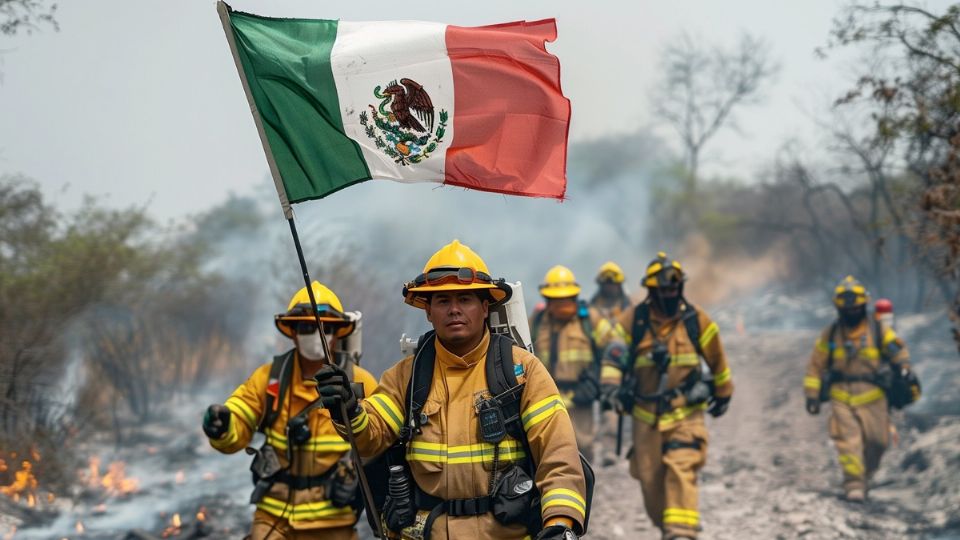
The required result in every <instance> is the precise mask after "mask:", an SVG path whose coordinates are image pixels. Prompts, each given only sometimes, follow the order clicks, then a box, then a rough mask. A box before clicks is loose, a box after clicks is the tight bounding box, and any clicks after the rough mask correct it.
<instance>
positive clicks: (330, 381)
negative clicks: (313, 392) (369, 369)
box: [313, 364, 360, 425]
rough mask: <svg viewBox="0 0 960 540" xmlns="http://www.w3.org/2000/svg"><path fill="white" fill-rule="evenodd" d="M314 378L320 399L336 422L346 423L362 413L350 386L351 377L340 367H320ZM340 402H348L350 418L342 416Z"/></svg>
mask: <svg viewBox="0 0 960 540" xmlns="http://www.w3.org/2000/svg"><path fill="white" fill-rule="evenodd" d="M313 379H314V380H315V381H317V393H318V394H320V401H321V402H322V403H323V407H324V408H325V409H327V410H329V411H330V417H331V418H333V421H334V422H336V423H338V424H341V425H344V424H347V423H348V422H349V421H350V420H352V419H353V418H354V417H356V416H357V415H358V414H360V406H359V404H358V403H357V396H356V395H354V393H353V389H352V388H350V378H349V377H347V373H346V372H345V371H343V370H342V369H340V367H338V366H335V365H331V364H327V365H325V366H323V367H322V368H320V371H318V372H317V374H316V375H314V376H313ZM340 403H344V404H346V406H347V415H348V416H349V418H341V414H340Z"/></svg>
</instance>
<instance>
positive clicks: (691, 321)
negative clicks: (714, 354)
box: [682, 301, 705, 358]
mask: <svg viewBox="0 0 960 540" xmlns="http://www.w3.org/2000/svg"><path fill="white" fill-rule="evenodd" d="M684 305H686V307H687V309H686V311H684V313H683V317H682V319H683V326H684V327H685V328H686V330H687V337H689V338H690V342H691V343H693V348H694V349H695V350H696V351H697V355H698V356H699V357H700V358H705V356H704V355H703V347H701V346H700V318H699V317H697V308H696V306H694V305H693V304H690V303H687V302H686V301H684Z"/></svg>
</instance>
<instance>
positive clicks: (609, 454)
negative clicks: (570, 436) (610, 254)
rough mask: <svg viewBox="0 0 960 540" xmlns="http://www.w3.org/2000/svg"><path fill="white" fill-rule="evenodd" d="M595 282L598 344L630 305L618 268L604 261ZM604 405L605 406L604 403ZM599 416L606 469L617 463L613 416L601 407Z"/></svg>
mask: <svg viewBox="0 0 960 540" xmlns="http://www.w3.org/2000/svg"><path fill="white" fill-rule="evenodd" d="M595 281H596V282H597V292H596V293H595V294H594V295H593V298H591V299H590V307H591V308H593V309H594V310H596V312H597V314H599V315H600V316H601V317H603V319H604V320H603V321H602V322H601V323H600V324H598V326H597V328H598V335H597V336H596V340H595V341H598V342H601V341H605V336H604V335H602V334H604V333H605V332H607V331H609V330H612V329H613V327H614V325H616V324H617V318H618V317H620V314H621V313H623V312H624V311H627V310H628V309H630V307H631V305H632V302H631V301H630V297H629V296H628V295H627V292H626V291H625V290H624V287H623V283H624V281H626V276H625V275H624V273H623V270H622V269H621V268H620V265H618V264H617V263H615V262H613V261H607V262H605V263H603V264H602V265H601V266H600V269H599V270H597V276H596V278H595ZM604 403H606V402H604ZM604 409H605V410H603V412H602V414H601V418H600V420H601V424H600V429H599V431H600V433H599V438H600V443H601V445H600V447H601V450H602V452H603V459H602V461H601V463H602V464H603V466H604V467H609V466H612V465H614V464H615V463H616V462H617V458H618V457H619V456H617V454H616V451H615V449H616V447H617V443H616V441H617V420H618V418H617V413H616V411H614V410H613V409H612V408H608V407H606V406H605V407H604Z"/></svg>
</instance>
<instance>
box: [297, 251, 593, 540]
mask: <svg viewBox="0 0 960 540" xmlns="http://www.w3.org/2000/svg"><path fill="white" fill-rule="evenodd" d="M510 293H511V289H510V287H509V285H507V284H506V283H505V282H504V281H503V280H494V279H493V278H491V276H490V273H489V270H487V265H486V264H485V263H484V262H483V260H482V259H481V258H480V257H479V256H478V255H477V254H476V253H475V252H474V251H473V250H471V249H470V248H469V247H467V246H465V245H463V244H461V243H460V242H459V241H457V240H454V241H453V242H451V243H450V244H447V245H446V246H444V247H443V248H441V249H440V250H439V251H437V252H436V253H434V255H433V256H432V257H431V258H430V259H429V260H428V261H427V264H426V265H425V266H424V268H423V272H422V273H421V274H420V275H418V276H417V277H416V278H414V279H413V280H412V281H410V282H408V283H407V284H406V285H405V286H404V287H403V296H404V301H405V302H406V303H407V304H410V305H411V306H413V307H416V308H418V309H422V310H424V312H425V313H426V317H427V320H428V321H429V322H430V323H431V324H432V326H433V331H432V332H428V333H426V334H424V336H422V337H421V339H420V340H419V341H418V345H417V349H416V352H415V353H414V354H412V355H410V356H408V357H406V358H404V359H403V360H402V361H400V362H398V363H397V364H396V365H394V366H393V367H392V368H390V369H388V370H387V371H386V372H384V374H383V377H382V378H381V379H380V386H379V387H378V389H377V391H376V393H374V394H373V395H371V396H369V397H368V398H366V399H364V400H362V401H358V399H357V396H356V395H354V394H353V392H352V391H351V388H350V386H349V385H346V384H344V377H343V376H342V374H341V373H340V372H339V370H338V369H337V368H336V367H334V366H327V367H324V368H323V369H322V370H321V371H320V372H319V373H318V374H317V376H316V380H317V388H318V392H319V393H320V395H321V397H322V399H323V401H324V405H325V406H328V407H331V408H332V409H333V413H334V421H335V422H336V424H337V429H339V430H340V431H341V432H343V433H346V430H347V429H350V430H352V431H353V433H354V434H356V442H357V445H358V446H359V450H360V453H361V454H362V455H363V456H364V457H373V456H378V455H380V454H384V453H385V456H384V459H385V460H386V462H387V464H389V465H390V467H389V477H388V478H387V479H384V481H383V482H376V481H372V482H371V487H372V488H373V489H374V491H377V489H378V488H379V489H381V490H383V489H385V490H386V491H387V493H386V495H385V499H384V500H385V502H384V503H383V506H382V508H381V510H382V518H383V522H384V524H385V525H386V528H387V529H388V530H389V531H392V534H395V535H398V536H399V534H401V531H402V535H403V538H405V539H411V538H412V539H421V538H423V539H425V540H430V539H431V538H432V539H434V540H442V539H448V538H450V539H461V538H470V539H476V540H501V539H503V540H509V539H516V540H520V539H522V538H530V537H531V536H535V537H536V538H537V539H538V540H570V539H574V538H576V535H578V534H582V533H583V532H584V529H585V528H586V521H587V517H588V515H589V505H588V501H589V499H590V498H589V495H588V494H589V489H588V486H589V485H588V483H587V481H586V480H585V476H584V467H583V465H582V464H581V461H580V459H579V454H578V453H577V444H576V439H575V437H574V434H573V426H572V425H571V423H570V419H569V417H568V416H567V411H566V408H565V407H564V405H563V401H562V400H561V399H560V396H559V393H558V391H557V387H556V385H555V384H554V382H553V379H551V378H550V375H549V373H547V370H546V369H544V367H543V365H542V364H541V363H540V361H539V360H537V358H536V357H535V356H534V355H532V354H530V353H529V352H528V351H527V350H526V349H522V348H520V347H516V346H515V345H514V344H513V341H512V340H511V339H510V338H509V337H507V336H504V335H500V334H491V332H490V331H489V329H488V327H487V324H486V320H487V316H488V315H489V308H490V305H491V304H496V303H499V302H506V301H507V300H508V299H509V296H510ZM340 403H345V404H346V411H347V415H348V417H347V418H341V417H340V416H339V412H340V408H339V406H338V405H339V404H340ZM375 497H376V494H375ZM398 536H393V537H394V538H396V537H398Z"/></svg>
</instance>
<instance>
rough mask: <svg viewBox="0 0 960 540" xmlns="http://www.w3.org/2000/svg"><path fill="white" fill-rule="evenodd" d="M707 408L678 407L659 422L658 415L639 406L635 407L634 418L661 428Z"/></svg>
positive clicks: (663, 416) (694, 406) (702, 404)
mask: <svg viewBox="0 0 960 540" xmlns="http://www.w3.org/2000/svg"><path fill="white" fill-rule="evenodd" d="M706 408H707V404H706V403H699V404H697V405H691V406H689V407H677V408H676V409H674V410H672V411H670V412H666V413H663V414H661V415H660V421H659V422H657V415H655V414H653V413H652V412H650V411H648V410H646V409H643V408H641V407H640V406H639V405H636V406H634V407H633V416H634V417H635V418H637V419H638V420H640V421H641V422H644V423H647V424H650V425H651V426H652V425H654V424H658V425H659V426H660V427H668V426H671V425H673V424H675V423H677V422H679V421H680V420H683V419H684V418H686V417H688V416H690V415H691V414H693V413H694V412H696V411H702V410H704V409H706Z"/></svg>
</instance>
